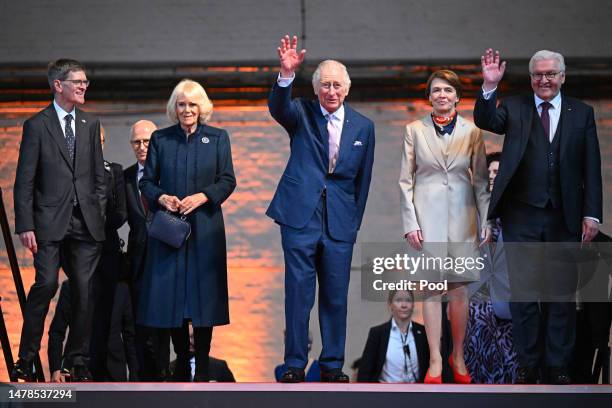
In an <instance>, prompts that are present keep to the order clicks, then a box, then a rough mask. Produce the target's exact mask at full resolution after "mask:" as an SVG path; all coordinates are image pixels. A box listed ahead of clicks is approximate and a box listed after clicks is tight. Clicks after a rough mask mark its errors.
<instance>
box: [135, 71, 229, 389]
mask: <svg viewBox="0 0 612 408" xmlns="http://www.w3.org/2000/svg"><path fill="white" fill-rule="evenodd" d="M212 109H213V106H212V103H211V102H210V100H209V99H208V96H207V95H206V92H205V91H204V88H203V87H202V86H201V85H200V84H199V83H197V82H195V81H192V80H189V79H185V80H182V81H181V82H180V83H179V84H178V85H177V86H176V87H175V88H174V91H173V92H172V95H171V96H170V99H169V101H168V105H167V114H168V118H169V119H170V120H171V121H172V122H174V123H175V124H174V125H173V126H170V127H167V128H165V129H160V130H157V131H155V132H154V133H153V134H152V135H151V141H150V143H149V149H148V154H147V161H146V164H145V168H144V175H143V177H142V179H141V180H140V183H139V186H140V190H141V192H142V196H143V198H144V199H145V200H146V203H147V204H148V205H147V207H148V211H150V214H149V215H151V214H153V213H155V212H156V211H169V212H174V213H177V214H180V215H182V216H184V217H186V219H187V221H188V222H189V223H190V224H191V234H190V236H189V237H188V238H187V240H186V242H185V243H184V244H183V245H182V246H181V247H180V248H178V249H176V248H174V247H172V246H169V245H166V244H165V243H164V242H162V241H160V240H158V239H156V238H154V237H152V236H150V237H149V240H148V244H147V245H148V246H147V254H146V261H145V271H144V275H143V278H142V283H141V287H140V288H139V290H140V293H142V296H141V297H140V300H139V304H138V320H137V322H138V324H141V325H143V326H149V327H159V328H171V334H172V343H173V344H174V348H175V351H176V354H177V367H176V370H175V373H174V378H175V380H179V381H189V378H190V373H191V371H190V370H191V368H190V365H189V326H188V323H189V322H191V325H192V326H193V329H194V340H195V361H196V371H195V377H194V381H208V380H209V370H208V353H209V351H210V342H211V338H212V328H213V326H218V325H224V324H228V323H229V309H228V293H227V260H226V257H227V253H226V247H225V227H224V224H223V214H222V212H221V204H222V203H223V202H224V201H225V200H226V199H227V198H228V197H229V196H230V194H231V193H232V192H233V191H234V188H235V187H236V178H235V176H234V169H233V165H232V154H231V148H230V140H229V136H228V134H227V132H226V131H225V130H223V129H218V128H215V127H212V126H209V125H207V122H208V120H209V119H210V117H211V114H212Z"/></svg>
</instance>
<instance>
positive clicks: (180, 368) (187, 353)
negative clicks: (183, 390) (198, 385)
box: [170, 320, 213, 382]
mask: <svg viewBox="0 0 612 408" xmlns="http://www.w3.org/2000/svg"><path fill="white" fill-rule="evenodd" d="M170 331H171V334H172V344H173V346H174V352H175V353H176V366H175V368H174V373H173V379H174V381H181V382H189V381H191V363H190V359H191V350H190V348H191V345H192V342H191V339H190V336H189V323H188V322H187V321H186V320H185V321H184V322H183V325H182V326H181V327H177V328H173V329H170ZM212 332H213V328H212V327H194V328H193V351H194V353H195V366H196V368H195V375H194V378H193V381H195V382H200V381H210V379H211V377H210V363H209V354H210V342H211V340H212Z"/></svg>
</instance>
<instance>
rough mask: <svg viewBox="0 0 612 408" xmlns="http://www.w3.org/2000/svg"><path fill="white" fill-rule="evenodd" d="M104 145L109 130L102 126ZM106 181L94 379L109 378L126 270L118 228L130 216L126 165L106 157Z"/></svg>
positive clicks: (97, 283) (93, 342)
mask: <svg viewBox="0 0 612 408" xmlns="http://www.w3.org/2000/svg"><path fill="white" fill-rule="evenodd" d="M100 142H101V144H102V149H104V144H105V142H106V132H105V130H104V127H102V126H100ZM104 182H105V184H106V223H105V224H104V234H105V237H106V239H105V240H104V242H103V243H102V256H101V257H100V262H99V263H98V267H97V268H96V273H95V274H94V278H93V299H94V303H93V310H91V311H90V313H93V315H92V318H91V320H90V321H91V324H92V327H91V341H90V343H89V346H90V348H89V357H90V360H89V368H90V370H91V374H92V376H93V379H94V380H95V381H103V380H104V379H105V378H106V374H105V366H106V360H107V359H106V353H107V351H108V350H107V344H108V342H109V330H110V327H111V316H112V314H113V303H114V301H113V299H114V297H115V290H116V288H117V283H118V282H119V278H120V276H121V275H122V274H123V273H124V271H123V268H125V265H124V264H123V260H124V258H123V257H122V255H121V240H120V239H119V233H118V232H117V230H118V229H119V228H121V226H122V225H123V224H124V223H125V221H126V219H127V209H126V204H125V182H124V179H123V168H122V167H121V165H119V164H117V163H111V162H109V161H108V160H104Z"/></svg>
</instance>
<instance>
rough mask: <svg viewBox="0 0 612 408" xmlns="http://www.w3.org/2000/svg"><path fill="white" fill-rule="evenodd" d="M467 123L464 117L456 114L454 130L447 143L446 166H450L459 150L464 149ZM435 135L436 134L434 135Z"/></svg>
mask: <svg viewBox="0 0 612 408" xmlns="http://www.w3.org/2000/svg"><path fill="white" fill-rule="evenodd" d="M466 126H467V123H466V121H465V119H463V118H462V117H461V116H459V115H457V123H455V130H454V131H453V135H452V137H451V140H450V142H449V143H448V163H447V167H448V168H450V167H451V165H452V164H453V162H454V161H455V159H456V158H457V155H458V154H459V152H464V151H465V144H466V143H467V142H468V140H469V134H468V133H466V131H465V129H466ZM436 137H437V136H436Z"/></svg>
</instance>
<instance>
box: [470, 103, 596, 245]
mask: <svg viewBox="0 0 612 408" xmlns="http://www.w3.org/2000/svg"><path fill="white" fill-rule="evenodd" d="M495 96H497V92H495V93H494V95H492V96H491V98H489V100H485V99H484V98H483V97H482V91H481V93H480V95H479V97H478V99H477V100H476V106H475V107H474V122H475V123H476V126H478V127H479V128H481V129H484V130H488V131H490V132H494V133H498V134H503V133H505V135H506V137H505V138H504V147H503V150H502V157H501V160H500V162H499V172H498V173H497V177H496V179H495V185H494V186H493V192H492V193H491V202H490V204H489V212H488V217H489V219H493V218H498V217H500V215H501V213H502V212H503V207H504V205H505V204H506V201H507V198H508V197H507V194H504V193H505V192H506V189H507V187H508V186H509V185H510V182H511V181H512V178H513V177H514V175H515V172H516V170H517V168H518V166H519V164H520V162H521V160H522V158H523V154H524V153H525V149H526V147H527V142H528V140H529V135H530V130H531V123H532V121H533V120H539V117H538V114H537V113H536V110H535V103H534V99H533V94H531V95H524V96H513V97H509V98H505V99H504V101H503V102H502V103H501V104H500V105H499V107H496V98H495ZM559 126H561V140H560V143H561V152H560V154H561V157H560V163H559V170H560V172H561V197H562V202H563V213H564V217H565V223H566V224H567V228H568V229H569V230H570V231H571V232H573V233H575V234H580V231H581V223H582V217H585V216H588V217H595V218H598V219H599V221H600V222H603V214H602V183H601V158H600V153H599V142H598V140H597V130H596V128H595V118H594V114H593V108H592V107H590V106H589V105H587V104H585V103H583V102H580V101H579V100H577V99H574V98H570V97H567V96H565V95H563V97H562V99H561V118H560V120H559ZM521 182H529V180H522V181H521Z"/></svg>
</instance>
